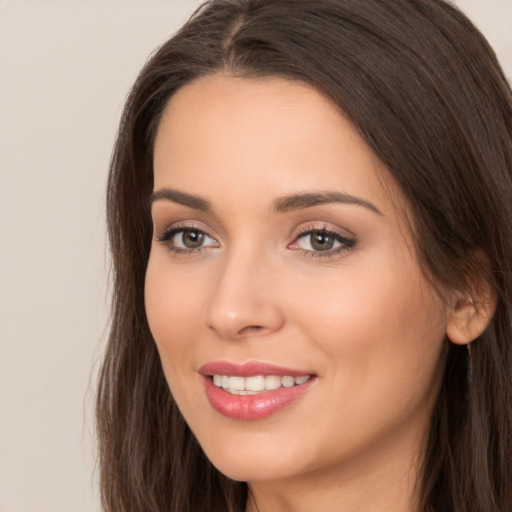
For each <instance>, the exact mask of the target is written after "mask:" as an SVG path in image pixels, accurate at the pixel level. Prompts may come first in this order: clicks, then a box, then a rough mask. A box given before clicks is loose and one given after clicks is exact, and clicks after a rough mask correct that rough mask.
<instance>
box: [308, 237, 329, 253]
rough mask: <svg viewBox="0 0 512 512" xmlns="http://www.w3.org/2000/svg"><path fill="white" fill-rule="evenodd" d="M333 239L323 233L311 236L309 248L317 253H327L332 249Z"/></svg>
mask: <svg viewBox="0 0 512 512" xmlns="http://www.w3.org/2000/svg"><path fill="white" fill-rule="evenodd" d="M333 244H334V239H333V237H332V236H331V235H327V234H325V233H316V234H314V235H313V240H312V241H311V246H312V247H313V249H315V250H317V251H328V250H329V249H332V246H333Z"/></svg>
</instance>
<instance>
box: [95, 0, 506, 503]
mask: <svg viewBox="0 0 512 512" xmlns="http://www.w3.org/2000/svg"><path fill="white" fill-rule="evenodd" d="M218 71H223V72H228V73H231V74H233V75H236V76H242V77H255V76H280V77H285V78H289V79H292V80H300V81H302V82H305V83H308V84H310V85H312V86H314V87H315V88H317V89H318V90H319V91H321V92H322V93H323V94H325V95H326V96H328V97H329V98H330V99H331V100H332V101H333V102H334V103H335V104H336V105H338V106H339V108H340V110H341V111H342V112H344V114H345V115H346V116H348V118H349V119H350V120H351V121H352V123H353V125H354V126H355V127H356V128H357V129H358V130H359V132H360V134H361V136H362V137H363V138H364V139H365V140H366V142H367V143H368V144H369V146H370V147H371V148H372V149H373V151H374V152H375V154H376V155H377V156H378V157H379V158H380V159H381V160H382V162H383V163H384V164H385V165H386V166H387V168H388V169H389V171H390V172H391V173H392V175H393V176H394V179H395V180H396V182H397V183H398V185H399V186H400V188H401V190H402V192H403V193H404V195H405V196H406V197H407V198H408V200H409V202H410V204H411V205H412V211H413V220H414V226H415V228H414V239H415V243H416V249H417V254H418V258H419V260H420V262H421V263H422V266H423V268H424V269H425V272H426V274H428V275H429V276H430V277H431V278H432V280H433V282H435V283H437V284H438V285H441V287H448V288H451V289H454V288H455V289H461V290H463V289H467V288H468V286H469V284H468V278H469V277H470V276H473V277H474V276H475V275H477V276H478V277H479V278H483V279H486V280H488V281H489V282H490V283H491V284H492V286H493V287H494V288H495V289H496V291H497V295H498V303H497V309H496V313H495V315H494V317H493V319H492V320H491V323H490V325H489V326H488V328H487V329H486V331H485V332H484V334H483V335H482V336H480V337H479V338H478V339H477V340H475V341H474V342H473V343H472V344H471V352H470V357H468V351H467V349H466V347H459V346H455V345H452V344H450V343H449V342H448V341H446V347H447V356H446V369H445V374H444V379H443V383H442V386H441V391H440V395H439V398H438V401H437V404H436V408H435V411H434V414H433V418H432V422H431V428H430V438H429V443H428V448H427V452H426V454H425V459H424V463H423V471H422V476H421V481H419V482H418V488H419V495H420V497H421V503H422V510H435V511H436V512H452V511H457V512H505V511H506V510H510V508H511V507H512V318H511V317H512V95H511V91H510V87H509V85H508V83H507V81H506V79H505V78H504V75H503V73H502V71H501V69H500V67H499V65H498V63H497V60H496V57H495V55H494V53H493V51H492V49H491V48H490V46H489V45H488V43H487V42H486V40H485V39H484V37H483V36H482V35H481V34H480V33H479V32H478V31H477V30H476V29H475V27H474V26H473V25H472V24H471V23H470V22H469V21H468V19H467V18H466V17H465V16H464V15H463V14H462V13H461V12H459V11H458V10H457V9H456V8H455V7H453V6H452V5H450V4H449V3H448V2H446V1H443V0H386V1H383V0H213V1H211V2H208V3H206V4H205V5H203V6H202V7H201V8H199V9H198V10H197V12H196V13H195V14H194V15H193V16H192V18H191V19H190V20H189V22H188V23H186V25H185V26H184V27H183V28H182V29H181V30H180V31H179V32H178V33H177V34H176V35H175V36H174V37H172V39H170V40H169V41H168V42H166V43H165V44H164V45H163V46H162V47H161V48H160V49H159V50H158V51H157V52H156V53H155V54H154V55H153V56H152V58H151V59H150V60H149V61H148V63H147V64H146V66H145V67H144V69H143V70H142V72H141V73H140V75H139V77H138V79H137V81H136V82H135V85H134V86H133V89H132V91H131V93H130V95H129V97H128V100H127V102H126V107H125V110H124V114H123V117H122V120H121V125H120V128H119V133H118V137H117V141H116V145H115V149H114V153H113V157H112V163H111V170H110V175H109V181H108V193H107V215H108V233H109V240H110V246H111V251H112V256H113V310H112V318H111V328H110V337H109V340H108V346H107V349H106V355H105V360H104V364H103V367H102V369H101V374H100V380H99V387H98V395H97V430H98V437H99V453H100V459H99V462H100V471H101V493H102V502H103V506H104V509H105V510H106V511H108V512H121V511H122V512H128V511H130V512H150V511H151V512H206V511H210V512H215V511H218V512H221V511H222V512H226V511H230V512H240V511H243V510H244V506H245V500H246V496H247V487H246V484H244V483H242V482H234V481H231V480H229V479H227V478H226V477H224V476H223V475H222V474H220V473H219V472H218V471H217V470H216V469H215V468H214V467H213V466H212V465H211V463H210V462H209V461H208V459H207V458H206V456H205V455H204V454H203V452H202V451H201V449H200V447H199V445H198V443H197V441H196V440H195V438H194V436H193V435H192V434H191V432H190V430H189V429H188V427H187V425H186V424H185V422H184V420H183V418H182V416H181V414H180V412H179V411H178V409H177V407H176V405H175V403H174V401H173V398H172V396H171V394H170V392H169V388H168V386H167V383H166V381H165V379H164V376H163V372H162V368H161V364H160V360H159V356H158V353H157V350H156V347H155V343H154V341H153V339H152V337H151V334H150V331H149V328H148V323H147V320H146V316H145V311H144V298H143V297H144V293H143V291H144V276H145V270H146V265H147V261H148V256H149V250H150V243H151V236H152V229H151V228H152V226H151V221H150V217H149V214H148V210H147V206H146V201H147V197H148V195H149V194H150V193H151V191H152V188H153V181H152V180H153V175H152V153H153V141H154V137H155V131H156V129H157V127H158V124H159V119H160V117H161V114H162V111H163V109H164V107H165V105H166V102H167V101H168V100H169V98H170V97H171V96H172V94H173V93H174V92H175V91H176V90H177V89H179V88H180V87H182V86H184V85H186V84H187V83H190V82H191V81H193V80H194V79H196V78H198V77H200V76H204V75H206V74H211V73H215V72H218Z"/></svg>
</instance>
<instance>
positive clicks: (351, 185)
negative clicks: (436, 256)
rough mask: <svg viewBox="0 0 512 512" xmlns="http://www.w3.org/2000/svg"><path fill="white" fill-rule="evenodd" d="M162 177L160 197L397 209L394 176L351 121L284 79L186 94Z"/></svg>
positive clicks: (176, 106)
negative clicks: (365, 201) (361, 200)
mask: <svg viewBox="0 0 512 512" xmlns="http://www.w3.org/2000/svg"><path fill="white" fill-rule="evenodd" d="M154 173H155V189H158V188H160V187H172V188H178V189H184V190H186V191H190V190H191V189H192V190H193V191H194V192H195V193H197V194H198V195H206V196H211V195H213V196H215V194H216V193H217V192H220V193H224V195H225V192H226V189H229V190H231V191H238V193H239V195H240V196H241V197H242V196H244V195H245V193H246V192H248V187H253V188H254V187H256V188H257V189H258V191H259V193H260V200H263V199H264V198H265V196H268V198H269V200H270V198H271V196H272V195H275V194H278V193H279V192H282V193H283V194H288V193H294V192H301V191H302V190H313V189H317V190H318V189H336V190H337V191H340V192H344V193H350V194H354V195H359V196H371V197H372V199H373V201H377V202H379V203H380V206H379V209H381V211H384V212H386V211H388V212H390V211H391V210H392V209H393V208H392V204H391V203H390V194H389V190H390V187H391V188H393V183H392V180H391V179H390V176H389V173H388V171H387V170H386V169H385V168H384V166H383V165H382V163H381V162H380V161H379V160H378V158H377V157H376V156H375V154H374V153H373V152H372V151H371V150H370V148H369V147H368V146H367V144H366V143H365V142H364V141H363V139H362V138H361V137H360V136H359V134H358V132H357V130H356V129H355V128H354V127H353V126H352V125H351V123H350V122H349V121H348V120H347V119H346V117H345V116H343V115H342V113H341V112H340V110H339V109H338V108H337V107H336V106H335V105H334V104H333V103H332V102H331V101H330V100H329V99H327V98H326V97H325V96H324V95H322V94H320V93H319V92H318V91H317V90H316V89H314V88H313V87H311V86H309V85H307V84H304V83H301V82H297V81H290V80H286V79H282V78H261V79H253V78H250V79H248V78H237V77H232V76H226V75H220V74H219V75H212V76H208V77H204V78H201V79H199V80H196V81H195V82H192V83H191V84H189V85H187V86H184V87H182V88H181V89H179V90H178V91H177V93H176V94H175V95H174V96H173V97H172V98H171V100H170V101H169V103H168V104H167V106H166V108H165V111H164V114H163V116H162V120H161V123H160V126H159V128H158V131H157V137H156V141H155V149H154ZM383 185H384V186H383ZM220 195H223V194H220ZM393 195H395V194H393ZM214 199H215V197H214ZM241 202H242V201H241Z"/></svg>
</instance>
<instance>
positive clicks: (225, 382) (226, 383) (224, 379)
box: [222, 375, 229, 389]
mask: <svg viewBox="0 0 512 512" xmlns="http://www.w3.org/2000/svg"><path fill="white" fill-rule="evenodd" d="M222 387H223V388H224V389H228V388H229V377H228V376H227V375H223V376H222Z"/></svg>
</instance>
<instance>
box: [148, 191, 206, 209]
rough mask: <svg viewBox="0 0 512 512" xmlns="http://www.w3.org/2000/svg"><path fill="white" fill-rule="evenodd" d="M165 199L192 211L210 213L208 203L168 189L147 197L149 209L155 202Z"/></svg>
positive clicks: (197, 197) (193, 196) (190, 195)
mask: <svg viewBox="0 0 512 512" xmlns="http://www.w3.org/2000/svg"><path fill="white" fill-rule="evenodd" d="M162 199H166V200H168V201H172V202H173V203H177V204H181V205H182V206H187V207H188V208H193V209H194V210H200V211H202V212H210V211H212V205H211V204H210V201H208V200H206V199H203V198H202V197H199V196H195V195H192V194H187V193H186V192H180V191H179V190H173V189H170V188H161V189H159V190H157V191H156V192H153V193H152V194H151V195H150V196H149V201H148V203H149V206H150V207H151V206H152V205H153V203H154V202H155V201H161V200H162Z"/></svg>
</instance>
